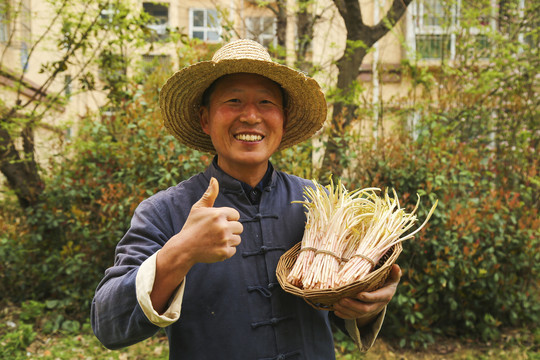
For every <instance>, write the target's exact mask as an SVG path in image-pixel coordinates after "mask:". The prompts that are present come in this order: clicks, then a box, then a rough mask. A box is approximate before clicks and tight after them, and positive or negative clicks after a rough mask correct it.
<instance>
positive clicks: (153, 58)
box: [142, 54, 172, 74]
mask: <svg viewBox="0 0 540 360" xmlns="http://www.w3.org/2000/svg"><path fill="white" fill-rule="evenodd" d="M142 61H143V70H144V72H145V73H146V74H151V73H153V72H154V71H155V70H156V69H160V68H161V69H164V70H167V72H168V73H170V72H171V71H172V64H171V57H170V56H169V55H161V54H160V55H143V56H142Z"/></svg>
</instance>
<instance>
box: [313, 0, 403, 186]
mask: <svg viewBox="0 0 540 360" xmlns="http://www.w3.org/2000/svg"><path fill="white" fill-rule="evenodd" d="M411 1H412V0H394V1H393V3H392V7H391V8H390V10H389V11H388V12H387V13H386V15H385V17H384V18H383V19H381V21H379V22H378V23H377V24H376V25H373V26H368V25H366V24H364V21H363V20H362V9H361V7H360V3H359V1H358V0H334V4H335V5H336V7H337V9H338V11H339V13H340V15H341V16H342V17H343V20H344V22H345V27H346V29H347V42H346V45H345V51H344V53H343V56H342V57H341V58H340V59H339V60H338V61H337V68H338V80H337V88H338V89H339V90H340V91H341V92H342V94H341V95H342V96H341V97H340V98H341V99H348V98H350V97H351V95H354V92H353V85H354V82H355V81H357V80H356V79H357V77H358V75H359V73H360V65H361V64H362V61H363V60H364V57H365V56H366V54H367V52H368V49H369V48H371V47H372V46H373V45H374V44H375V43H376V42H377V41H379V40H380V39H381V38H382V37H383V36H384V35H386V34H387V33H388V32H389V31H390V30H391V29H392V28H393V27H394V25H395V24H396V23H397V22H398V21H399V19H400V18H401V17H402V16H403V14H404V13H405V10H406V9H407V6H408V5H409V4H410V3H411ZM356 110H357V106H356V105H355V104H354V102H353V101H350V100H348V101H347V100H345V101H343V100H342V101H338V102H336V103H334V106H333V113H332V121H331V124H330V126H331V127H330V133H329V138H328V144H327V147H326V151H325V154H324V158H323V165H322V169H321V174H320V177H323V176H327V175H330V174H332V175H334V176H341V175H342V173H343V170H344V167H346V166H347V164H346V162H345V161H344V160H345V159H343V154H342V153H343V151H345V149H347V143H346V140H345V139H344V138H343V134H344V131H346V130H347V128H348V127H349V125H350V124H351V122H352V121H353V119H354V118H355V113H356Z"/></svg>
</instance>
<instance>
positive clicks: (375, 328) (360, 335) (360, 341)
mask: <svg viewBox="0 0 540 360" xmlns="http://www.w3.org/2000/svg"><path fill="white" fill-rule="evenodd" d="M385 314H386V307H385V308H384V309H383V311H381V312H380V313H379V315H378V316H377V318H376V319H375V321H373V322H372V323H370V324H368V325H366V326H364V327H363V328H362V329H358V326H356V320H345V329H347V332H348V333H349V336H350V337H351V338H352V339H353V341H354V343H355V344H356V346H358V349H360V351H364V352H365V351H368V350H369V349H370V348H371V347H372V346H373V344H374V343H375V339H377V335H379V331H380V330H381V327H382V324H383V320H384V315H385Z"/></svg>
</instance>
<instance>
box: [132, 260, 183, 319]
mask: <svg viewBox="0 0 540 360" xmlns="http://www.w3.org/2000/svg"><path fill="white" fill-rule="evenodd" d="M158 252H159V250H158V251H157V252H156V253H154V254H153V255H152V256H150V257H149V258H148V259H146V260H145V261H144V262H143V263H142V264H141V266H140V267H139V271H138V272H137V278H136V279H135V289H136V293H137V302H138V303H139V305H140V307H141V309H142V311H143V312H144V315H146V317H147V318H148V320H149V321H150V322H151V323H152V324H154V325H157V326H159V327H166V326H169V325H171V324H172V323H174V322H175V321H177V320H178V319H179V318H180V310H181V309H182V299H183V297H184V289H185V284H186V279H185V278H184V280H183V281H182V283H181V284H180V286H178V288H177V289H176V291H175V292H174V293H173V295H172V297H171V299H170V300H169V305H168V307H167V310H165V312H164V313H163V314H161V315H160V314H158V312H157V311H156V310H155V309H154V306H153V305H152V300H151V299H150V294H151V293H152V289H153V288H154V281H155V278H156V257H157V253H158Z"/></svg>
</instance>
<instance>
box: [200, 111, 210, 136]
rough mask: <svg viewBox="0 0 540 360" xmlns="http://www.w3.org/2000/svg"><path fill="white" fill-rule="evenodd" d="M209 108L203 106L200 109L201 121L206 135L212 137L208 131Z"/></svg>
mask: <svg viewBox="0 0 540 360" xmlns="http://www.w3.org/2000/svg"><path fill="white" fill-rule="evenodd" d="M208 120H209V119H208V108H207V107H206V106H201V108H200V109H199V121H200V122H201V128H202V129H203V131H204V132H205V134H207V135H210V130H209V129H208Z"/></svg>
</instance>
